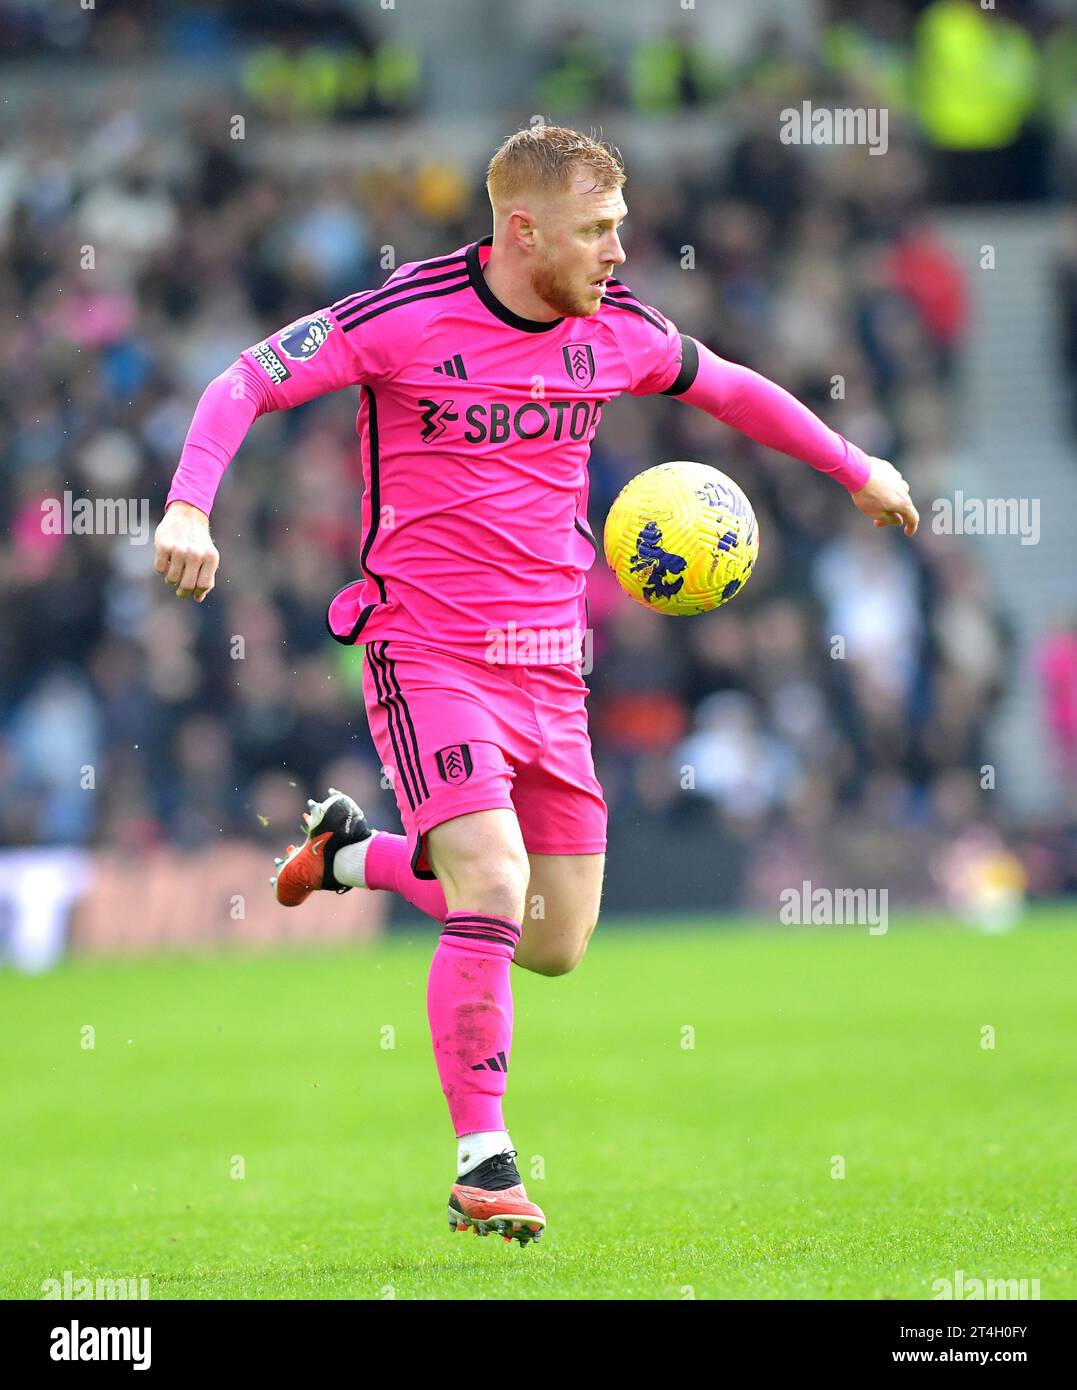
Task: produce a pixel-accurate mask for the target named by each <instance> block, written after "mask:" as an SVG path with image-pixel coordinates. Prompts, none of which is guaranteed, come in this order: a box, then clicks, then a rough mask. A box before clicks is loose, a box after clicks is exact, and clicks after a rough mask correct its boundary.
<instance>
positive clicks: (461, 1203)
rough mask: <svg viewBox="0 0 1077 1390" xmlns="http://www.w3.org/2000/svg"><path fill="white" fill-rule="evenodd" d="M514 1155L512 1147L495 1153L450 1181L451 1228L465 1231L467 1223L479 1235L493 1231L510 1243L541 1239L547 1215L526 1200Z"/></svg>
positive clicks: (524, 1243) (523, 1243)
mask: <svg viewBox="0 0 1077 1390" xmlns="http://www.w3.org/2000/svg"><path fill="white" fill-rule="evenodd" d="M515 1158H516V1151H515V1149H510V1150H509V1151H508V1152H507V1153H503V1154H495V1155H494V1157H493V1158H488V1159H487V1160H486V1162H485V1163H480V1164H479V1166H478V1167H477V1168H472V1170H471V1172H470V1173H465V1174H464V1176H463V1177H462V1178H460V1179H458V1181H456V1182H454V1183H453V1188H452V1192H450V1194H449V1230H450V1231H466V1230H467V1229H468V1227H469V1226H470V1227H471V1229H472V1230H473V1231H474V1232H475V1234H476V1235H480V1236H488V1235H489V1234H490V1232H491V1231H494V1232H496V1234H498V1235H500V1236H503V1237H504V1238H505V1240H506V1241H508V1242H509V1243H510V1244H511V1243H512V1241H513V1240H518V1241H519V1242H520V1244H521V1246H523V1245H526V1244H527V1243H528V1241H530V1240H541V1239H542V1233H543V1231H544V1230H545V1229H546V1217H545V1216H544V1215H543V1213H542V1208H541V1207H537V1206H536V1205H535V1203H534V1202H529V1201H528V1200H527V1193H526V1192H525V1191H524V1185H523V1183H522V1182H521V1181H520V1174H519V1173H518V1172H517V1171H516V1164H515V1162H514V1159H515Z"/></svg>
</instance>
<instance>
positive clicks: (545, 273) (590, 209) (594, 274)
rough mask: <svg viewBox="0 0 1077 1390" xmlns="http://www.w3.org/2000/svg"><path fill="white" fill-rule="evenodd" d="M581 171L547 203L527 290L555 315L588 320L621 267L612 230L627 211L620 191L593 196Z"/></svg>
mask: <svg viewBox="0 0 1077 1390" xmlns="http://www.w3.org/2000/svg"><path fill="white" fill-rule="evenodd" d="M592 183H593V177H592V176H591V175H589V174H588V173H587V171H586V170H582V171H581V172H580V173H579V174H577V175H576V178H575V181H574V183H573V186H572V188H571V189H570V190H569V191H568V192H567V193H562V194H560V195H559V196H558V197H556V198H551V199H550V200H549V202H548V204H547V206H546V207H545V208H544V209H543V215H542V217H541V220H540V221H539V222H538V223H537V228H536V229H537V231H538V232H539V237H538V247H537V254H536V256H535V261H534V268H533V271H532V277H531V287H532V289H533V290H534V291H535V293H536V294H537V295H538V296H539V298H540V299H543V300H545V302H546V303H547V304H549V305H550V307H551V308H552V309H556V310H557V312H558V313H559V314H564V315H566V316H570V317H573V318H587V317H589V316H590V315H591V314H597V313H598V310H599V307H600V306H601V304H602V296H603V293H604V290H603V288H602V284H603V282H604V281H605V280H608V279H609V277H610V276H611V275H612V274H613V273H614V272H615V271H616V269H617V267H618V266H619V265H623V264H624V260H625V253H624V249H623V248H622V246H621V241H620V238H619V236H618V235H617V229H618V227H619V226H620V225H621V223H622V222H623V221H624V219H625V216H626V214H627V212H628V208H627V207H626V206H625V201H624V198H623V197H622V195H621V190H620V189H619V188H606V189H599V190H598V191H594V190H593V189H592V188H591V185H592Z"/></svg>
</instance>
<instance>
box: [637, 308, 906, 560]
mask: <svg viewBox="0 0 1077 1390" xmlns="http://www.w3.org/2000/svg"><path fill="white" fill-rule="evenodd" d="M680 337H681V364H680V368H679V370H678V373H677V376H676V378H675V379H674V381H673V383H672V384H671V385H670V386H668V387H666V389H665V392H664V393H663V394H666V395H672V396H676V397H677V398H678V399H679V400H682V401H686V402H687V403H688V404H689V405H694V406H698V407H699V409H700V410H705V411H707V413H708V414H709V415H713V416H714V417H715V418H716V419H718V420H721V421H722V422H723V424H726V425H731V426H732V427H733V428H734V429H736V430H739V431H740V432H741V433H742V434H746V435H747V436H748V438H749V439H754V440H755V441H756V443H758V444H763V445H765V446H766V447H767V448H768V449H777V450H778V451H779V452H780V453H783V454H789V455H790V456H791V457H792V458H797V459H801V460H803V462H804V463H807V464H810V465H811V467H812V468H816V469H818V470H819V471H820V472H821V473H828V474H830V476H831V477H832V478H834V479H835V480H836V481H837V482H840V483H841V484H842V485H843V486H844V487H845V488H847V489H848V491H849V493H850V495H851V497H852V499H853V504H854V506H856V507H857V508H858V509H859V510H860V511H862V512H863V513H864V515H865V516H868V517H870V518H871V519H872V520H873V521H874V523H875V525H876V526H901V527H903V528H904V531H905V534H906V536H914V535H915V534H916V529H917V527H918V526H919V524H920V514H919V512H918V511H917V510H916V507H915V505H914V504H913V500H912V497H911V495H910V493H909V486H908V484H907V483H906V481H905V479H904V478H903V477H902V476H901V474H900V473H899V472H898V470H897V469H896V468H895V467H894V465H893V464H892V463H888V462H887V461H886V459H880V458H872V457H871V456H870V455H868V454H865V453H864V451H863V449H860V448H858V447H857V446H856V445H855V444H853V443H851V442H850V441H849V440H848V439H846V438H844V436H842V435H840V434H838V433H837V431H836V430H832V429H831V428H830V426H829V425H826V424H824V423H823V421H822V420H820V419H819V417H818V415H816V414H814V413H813V412H812V411H811V410H809V409H808V407H807V406H806V405H804V404H802V403H801V402H800V401H798V400H797V398H796V397H795V396H793V395H790V393H789V392H788V391H786V390H785V389H784V388H783V387H781V386H778V385H777V384H776V383H775V382H773V381H770V380H769V379H768V378H767V377H765V376H761V375H760V374H759V373H758V372H753V371H752V370H751V368H749V367H742V366H740V365H739V364H738V363H736V362H727V361H725V359H724V358H721V357H719V356H717V354H716V353H713V352H711V350H710V348H708V347H706V346H704V344H702V343H700V342H698V341H697V340H696V339H695V338H691V337H689V336H688V335H687V334H681V335H680Z"/></svg>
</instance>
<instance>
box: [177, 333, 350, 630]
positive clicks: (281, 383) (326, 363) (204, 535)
mask: <svg viewBox="0 0 1077 1390" xmlns="http://www.w3.org/2000/svg"><path fill="white" fill-rule="evenodd" d="M358 338H359V335H358V334H349V333H347V332H346V331H345V330H344V329H343V328H342V327H341V324H340V321H339V320H338V318H337V317H336V314H335V313H334V311H333V310H332V309H323V310H321V312H320V313H317V314H313V315H311V316H309V317H307V318H304V319H300V320H298V321H297V322H296V323H294V324H289V325H288V327H286V328H282V329H281V330H280V331H279V332H278V333H273V334H271V335H270V336H269V337H268V338H266V339H264V340H263V341H262V342H260V343H256V344H255V345H254V346H253V347H251V348H248V349H247V351H246V352H243V353H241V354H240V356H239V357H238V358H237V359H236V360H235V362H233V363H232V365H231V366H230V367H229V368H228V369H227V371H224V372H222V373H221V374H220V376H218V377H215V378H214V379H213V381H211V382H210V383H209V385H208V386H207V387H206V389H205V391H203V393H202V397H201V399H200V400H199V402H198V406H197V408H196V409H195V413H194V418H193V419H192V421H191V427H190V429H189V430H188V432H187V439H186V441H185V443H184V446H183V451H182V453H181V455H180V461H179V466H178V467H177V469H176V471H175V474H174V475H173V478H172V486H171V488H170V489H169V493H168V499H167V501H166V502H165V514H164V517H163V518H162V520H161V524H160V525H159V526H158V527H157V531H156V534H155V536H154V551H155V554H154V566H153V567H154V569H155V570H156V571H157V573H158V574H160V575H163V576H164V579H165V583H167V584H170V585H172V587H173V588H175V590H176V594H177V596H178V597H179V598H189V597H191V595H193V596H194V598H195V601H196V602H198V603H201V602H202V601H203V599H204V598H205V597H206V595H207V594H208V593H209V592H210V591H211V590H212V589H213V585H214V580H215V576H216V573H217V566H218V563H219V561H220V556H219V553H218V551H217V548H216V546H215V545H214V544H213V540H212V538H211V536H210V532H209V515H210V511H211V510H212V507H213V499H214V497H215V496H216V493H217V488H218V486H219V484H220V481H221V478H222V477H223V476H224V470H225V469H226V468H227V467H228V465H229V463H230V462H231V461H232V459H233V458H234V456H235V454H236V453H237V451H238V449H239V446H240V445H241V444H242V443H243V440H244V438H245V437H246V434H247V431H248V430H249V429H250V427H251V425H252V424H253V423H254V421H255V420H256V419H257V418H258V416H259V415H265V414H267V413H268V412H269V411H271V410H287V409H289V408H290V407H292V406H296V405H303V404H304V403H305V402H307V401H310V400H313V399H314V398H315V397H316V396H324V395H328V394H329V392H331V391H339V390H341V389H342V388H343V387H345V386H354V385H356V384H357V383H358V382H359V381H361V380H364V379H365V378H366V375H367V372H368V371H369V364H365V363H362V362H360V360H359V342H358V341H357V339H358Z"/></svg>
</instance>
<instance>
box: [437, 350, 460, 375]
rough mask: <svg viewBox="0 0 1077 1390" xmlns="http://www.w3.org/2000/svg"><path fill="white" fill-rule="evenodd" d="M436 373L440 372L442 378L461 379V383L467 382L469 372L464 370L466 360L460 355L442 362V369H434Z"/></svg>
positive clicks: (457, 354)
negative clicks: (453, 377) (452, 377)
mask: <svg viewBox="0 0 1077 1390" xmlns="http://www.w3.org/2000/svg"><path fill="white" fill-rule="evenodd" d="M434 371H435V372H440V373H441V374H442V376H455V377H459V378H460V380H461V381H466V380H467V372H466V371H465V370H464V359H463V358H462V357H461V356H460V354H459V353H456V354H455V356H453V357H448V358H446V359H445V361H444V362H442V364H441V366H440V367H435V368H434Z"/></svg>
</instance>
